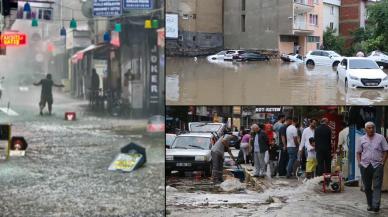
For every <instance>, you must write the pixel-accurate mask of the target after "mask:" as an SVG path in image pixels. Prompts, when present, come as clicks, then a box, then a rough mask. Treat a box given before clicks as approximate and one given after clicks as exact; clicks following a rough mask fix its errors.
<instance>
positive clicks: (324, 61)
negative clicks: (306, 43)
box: [305, 50, 343, 67]
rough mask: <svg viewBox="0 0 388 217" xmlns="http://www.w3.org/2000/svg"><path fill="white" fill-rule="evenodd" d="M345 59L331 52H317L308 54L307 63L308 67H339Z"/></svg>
mask: <svg viewBox="0 0 388 217" xmlns="http://www.w3.org/2000/svg"><path fill="white" fill-rule="evenodd" d="M342 59H343V57H342V56H341V55H339V54H338V53H336V52H335V51H331V50H315V51H310V52H308V53H307V55H306V57H305V62H306V65H307V66H315V65H327V66H332V67H337V65H338V64H339V63H340V62H341V61H342Z"/></svg>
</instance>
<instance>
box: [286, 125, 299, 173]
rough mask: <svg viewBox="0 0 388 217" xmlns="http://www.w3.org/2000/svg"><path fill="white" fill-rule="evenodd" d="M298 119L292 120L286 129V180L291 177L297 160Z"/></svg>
mask: <svg viewBox="0 0 388 217" xmlns="http://www.w3.org/2000/svg"><path fill="white" fill-rule="evenodd" d="M297 125H298V119H297V118H293V119H292V124H291V125H290V126H288V127H287V131H286V136H287V153H288V164H287V178H290V177H291V176H292V172H293V170H294V164H295V161H296V159H297V148H298V147H299V136H298V129H297V128H296V126H297Z"/></svg>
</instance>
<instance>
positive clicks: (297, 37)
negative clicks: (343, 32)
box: [224, 0, 323, 55]
mask: <svg viewBox="0 0 388 217" xmlns="http://www.w3.org/2000/svg"><path fill="white" fill-rule="evenodd" d="M322 15H323V3H322V0H293V1H290V0H278V1H273V0H224V43H225V44H224V46H225V48H227V49H232V48H235V49H237V48H241V49H256V50H274V51H277V52H279V53H293V52H295V51H296V50H297V49H299V53H301V54H302V55H305V54H306V53H307V52H308V51H310V50H315V49H317V48H319V47H320V45H321V44H322V37H323V16H322Z"/></svg>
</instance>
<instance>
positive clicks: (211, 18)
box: [166, 0, 223, 56]
mask: <svg viewBox="0 0 388 217" xmlns="http://www.w3.org/2000/svg"><path fill="white" fill-rule="evenodd" d="M222 9H223V0H167V1H166V14H177V15H178V37H177V38H166V39H167V41H166V48H167V49H166V52H167V55H170V56H171V55H182V56H195V55H205V54H210V53H213V52H216V51H218V50H220V49H222V48H223V10H222Z"/></svg>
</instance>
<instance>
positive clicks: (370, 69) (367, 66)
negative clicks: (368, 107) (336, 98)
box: [337, 57, 388, 89]
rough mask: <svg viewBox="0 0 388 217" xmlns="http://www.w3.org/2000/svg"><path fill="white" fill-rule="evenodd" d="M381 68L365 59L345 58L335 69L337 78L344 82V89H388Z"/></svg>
mask: <svg viewBox="0 0 388 217" xmlns="http://www.w3.org/2000/svg"><path fill="white" fill-rule="evenodd" d="M382 68H383V67H382V66H378V65H377V63H376V62H375V61H373V60H371V59H369V58H366V57H346V58H344V59H343V60H342V61H341V62H340V64H339V65H338V67H337V78H338V80H340V81H343V82H344V84H345V89H347V88H348V87H350V88H357V87H368V88H372V87H373V88H388V76H387V74H386V73H384V72H383V70H382Z"/></svg>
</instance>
